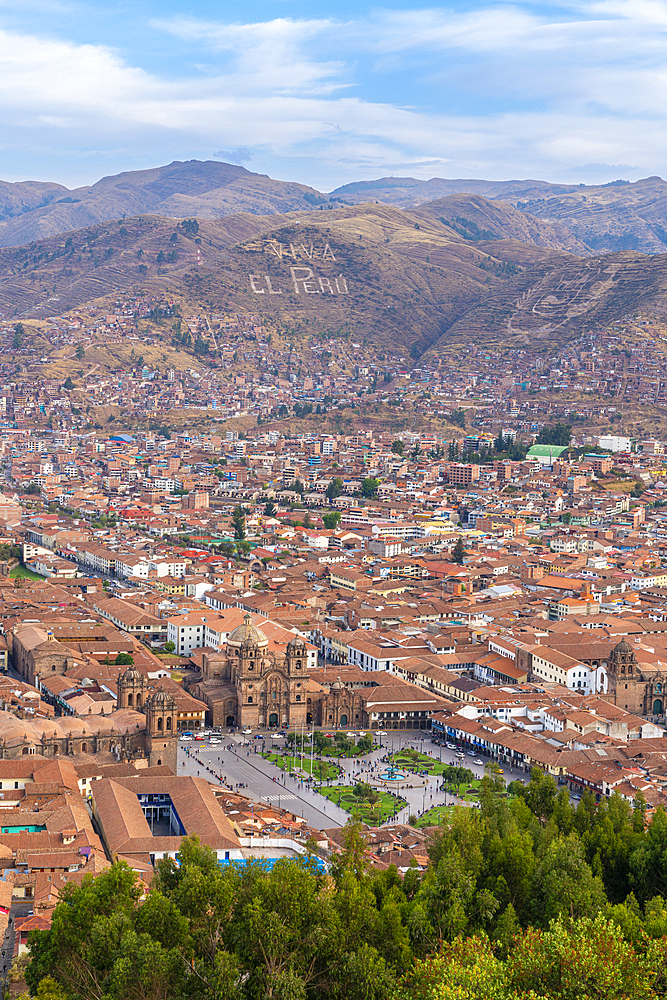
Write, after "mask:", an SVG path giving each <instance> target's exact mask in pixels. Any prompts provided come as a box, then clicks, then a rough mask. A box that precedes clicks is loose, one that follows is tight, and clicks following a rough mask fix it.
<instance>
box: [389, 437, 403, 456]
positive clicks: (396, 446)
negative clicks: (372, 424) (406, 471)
mask: <svg viewBox="0 0 667 1000" xmlns="http://www.w3.org/2000/svg"><path fill="white" fill-rule="evenodd" d="M391 450H392V452H393V454H394V455H401V456H402V455H403V452H404V451H405V445H404V444H403V442H402V441H399V440H396V441H392V445H391Z"/></svg>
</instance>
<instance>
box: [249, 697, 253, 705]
mask: <svg viewBox="0 0 667 1000" xmlns="http://www.w3.org/2000/svg"><path fill="white" fill-rule="evenodd" d="M248 704H249V705H252V695H249V696H248Z"/></svg>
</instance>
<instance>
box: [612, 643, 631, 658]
mask: <svg viewBox="0 0 667 1000" xmlns="http://www.w3.org/2000/svg"><path fill="white" fill-rule="evenodd" d="M614 652H615V653H620V654H623V653H625V654H627V653H631V652H632V646H631V645H630V643H629V642H627V641H626V640H625V639H621V641H620V642H619V644H618V645H617V646H614Z"/></svg>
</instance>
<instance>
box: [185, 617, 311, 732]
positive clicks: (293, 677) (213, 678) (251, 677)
mask: <svg viewBox="0 0 667 1000" xmlns="http://www.w3.org/2000/svg"><path fill="white" fill-rule="evenodd" d="M268 646H269V640H268V638H267V637H266V635H264V633H263V632H262V630H261V629H259V628H256V627H255V626H254V625H253V624H252V623H251V619H250V615H246V617H245V619H244V621H243V624H242V625H239V626H237V628H235V629H233V630H232V631H231V632H230V633H229V636H228V637H227V644H226V650H225V652H224V653H223V652H221V653H211V654H208V655H206V656H205V657H204V659H203V664H202V680H201V681H200V682H199V683H198V684H196V685H195V686H194V687H193V688H192V694H193V695H194V696H195V697H196V698H199V699H201V700H202V701H205V702H206V703H207V704H208V706H209V709H210V712H211V715H212V718H213V725H215V726H241V727H246V726H249V727H251V728H253V729H256V728H258V727H262V728H264V727H270V728H274V727H275V728H283V727H285V728H288V727H289V728H292V729H293V728H294V727H297V728H298V727H299V726H307V725H310V724H311V722H312V718H313V717H312V711H311V705H310V698H309V693H308V670H307V662H308V660H307V649H306V644H305V642H304V641H303V639H301V638H299V637H295V638H294V639H292V641H291V642H289V643H288V644H287V647H286V649H285V653H284V655H276V654H275V653H274V652H273V651H269V648H268Z"/></svg>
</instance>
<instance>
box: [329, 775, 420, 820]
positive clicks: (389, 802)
mask: <svg viewBox="0 0 667 1000" xmlns="http://www.w3.org/2000/svg"><path fill="white" fill-rule="evenodd" d="M318 792H319V793H320V795H324V796H325V798H327V799H329V801H330V802H335V803H336V805H337V806H340V808H341V809H344V810H345V811H346V812H349V813H350V815H351V816H353V817H354V819H358V820H361V822H362V823H367V824H368V825H369V826H378V825H379V824H380V823H384V821H385V820H387V819H390V818H391V817H392V816H393V815H394V813H397V812H399V811H400V810H401V809H403V808H405V806H406V805H407V802H406V801H405V799H401V798H396V797H394V796H393V795H390V794H389V793H388V792H380V793H379V794H380V799H379V801H378V802H377V803H376V804H375V805H371V804H370V803H369V802H366V801H365V800H364V799H361V798H359V797H358V796H356V795H355V794H354V786H353V785H334V786H333V787H331V788H318Z"/></svg>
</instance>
